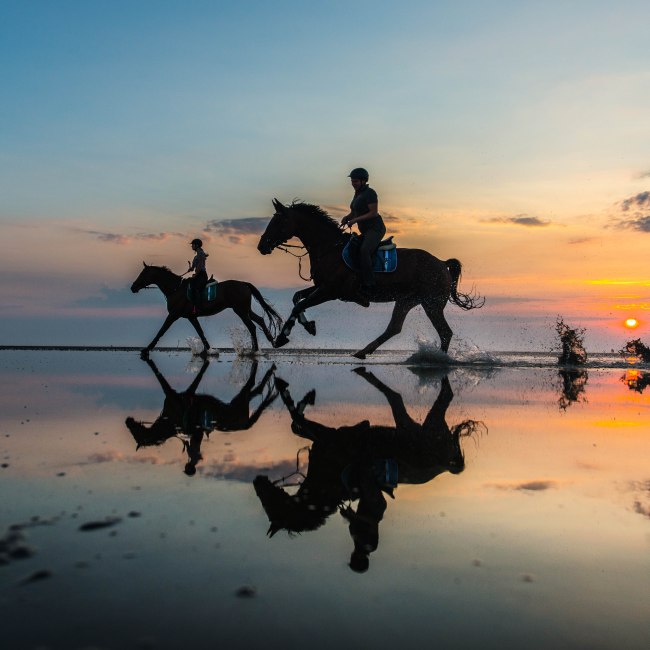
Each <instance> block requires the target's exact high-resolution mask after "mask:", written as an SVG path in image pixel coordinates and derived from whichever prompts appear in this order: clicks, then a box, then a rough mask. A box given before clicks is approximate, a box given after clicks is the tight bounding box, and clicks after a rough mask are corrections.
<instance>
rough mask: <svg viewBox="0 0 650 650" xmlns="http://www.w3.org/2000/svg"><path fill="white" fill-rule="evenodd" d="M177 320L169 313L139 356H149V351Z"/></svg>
mask: <svg viewBox="0 0 650 650" xmlns="http://www.w3.org/2000/svg"><path fill="white" fill-rule="evenodd" d="M177 320H178V316H173V315H172V314H169V315H168V316H167V318H165V322H164V323H163V324H162V327H161V328H160V329H159V330H158V334H156V336H154V338H153V340H152V341H151V343H149V345H148V346H147V347H146V348H144V349H143V350H141V352H140V356H141V357H142V358H143V359H146V358H147V357H148V356H149V352H151V350H153V349H154V348H155V347H156V343H158V341H160V339H161V337H162V335H163V334H164V333H165V332H166V331H167V330H168V329H169V328H170V327H171V326H172V325H173V324H174V323H175V322H176V321H177Z"/></svg>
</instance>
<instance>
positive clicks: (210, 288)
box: [185, 279, 219, 302]
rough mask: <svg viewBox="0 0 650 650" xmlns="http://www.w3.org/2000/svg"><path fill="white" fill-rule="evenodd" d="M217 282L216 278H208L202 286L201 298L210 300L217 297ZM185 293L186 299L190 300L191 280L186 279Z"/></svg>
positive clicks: (206, 300)
mask: <svg viewBox="0 0 650 650" xmlns="http://www.w3.org/2000/svg"><path fill="white" fill-rule="evenodd" d="M218 285H219V283H218V282H217V280H214V279H212V280H209V281H208V283H207V284H206V285H205V287H204V288H203V300H204V302H211V301H212V300H214V299H215V298H216V297H217V286H218ZM185 295H186V296H187V299H188V300H189V301H190V302H191V301H192V298H193V296H192V282H191V281H188V282H187V289H186V292H185Z"/></svg>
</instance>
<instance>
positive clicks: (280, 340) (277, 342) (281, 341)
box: [273, 334, 289, 348]
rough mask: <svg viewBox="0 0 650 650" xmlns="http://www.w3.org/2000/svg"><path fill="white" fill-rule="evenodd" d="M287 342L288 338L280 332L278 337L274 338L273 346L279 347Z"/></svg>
mask: <svg viewBox="0 0 650 650" xmlns="http://www.w3.org/2000/svg"><path fill="white" fill-rule="evenodd" d="M287 343H289V339H288V338H287V337H286V336H285V335H284V334H280V336H278V338H277V339H275V341H273V347H274V348H281V347H282V346H283V345H286V344H287Z"/></svg>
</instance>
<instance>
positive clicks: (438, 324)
mask: <svg viewBox="0 0 650 650" xmlns="http://www.w3.org/2000/svg"><path fill="white" fill-rule="evenodd" d="M422 308H423V309H424V313H425V314H426V315H427V316H428V317H429V320H430V321H431V324H432V325H433V326H434V328H435V330H436V332H438V336H439V337H440V349H441V350H442V351H443V352H447V351H448V350H449V344H450V343H451V337H452V336H453V335H454V332H453V331H452V329H451V327H449V323H448V322H447V320H446V319H445V314H444V311H443V310H444V305H441V304H440V303H439V302H434V303H422Z"/></svg>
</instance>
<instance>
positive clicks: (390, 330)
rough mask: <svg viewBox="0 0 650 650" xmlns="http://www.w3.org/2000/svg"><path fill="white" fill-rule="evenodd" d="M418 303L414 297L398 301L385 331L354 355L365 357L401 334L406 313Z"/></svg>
mask: <svg viewBox="0 0 650 650" xmlns="http://www.w3.org/2000/svg"><path fill="white" fill-rule="evenodd" d="M416 304H417V302H416V301H414V300H412V299H410V300H398V301H396V302H395V307H393V315H392V316H391V317H390V322H389V323H388V327H387V328H386V330H385V331H384V333H383V334H381V335H380V336H378V337H377V338H376V339H375V340H374V341H373V342H372V343H369V344H368V345H366V347H365V348H363V350H359V351H358V352H355V353H354V355H353V356H355V357H357V359H365V358H366V356H367V355H369V354H372V353H373V352H374V351H375V350H376V349H377V348H378V347H379V346H380V345H381V344H382V343H385V342H386V341H388V339H391V338H393V336H395V335H396V334H399V333H400V332H401V331H402V325H404V319H405V318H406V315H407V314H408V313H409V312H410V311H411V309H413V307H415V305H416Z"/></svg>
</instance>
